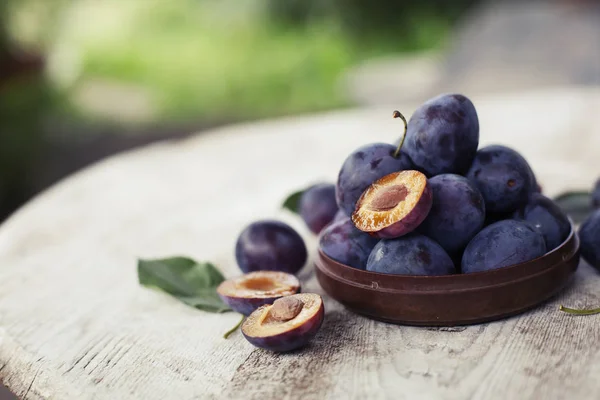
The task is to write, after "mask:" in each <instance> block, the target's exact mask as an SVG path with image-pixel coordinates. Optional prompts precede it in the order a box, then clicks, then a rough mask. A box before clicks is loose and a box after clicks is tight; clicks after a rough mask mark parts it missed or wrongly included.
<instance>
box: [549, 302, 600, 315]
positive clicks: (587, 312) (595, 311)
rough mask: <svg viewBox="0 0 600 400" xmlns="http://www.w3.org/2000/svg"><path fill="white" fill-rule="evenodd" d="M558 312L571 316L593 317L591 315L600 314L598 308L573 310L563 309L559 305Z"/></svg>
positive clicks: (563, 307)
mask: <svg viewBox="0 0 600 400" xmlns="http://www.w3.org/2000/svg"><path fill="white" fill-rule="evenodd" d="M558 309H559V310H560V311H564V312H566V313H568V314H573V315H593V314H600V308H592V309H589V310H578V309H575V308H569V307H565V306H563V305H562V304H561V305H560V307H559V308H558Z"/></svg>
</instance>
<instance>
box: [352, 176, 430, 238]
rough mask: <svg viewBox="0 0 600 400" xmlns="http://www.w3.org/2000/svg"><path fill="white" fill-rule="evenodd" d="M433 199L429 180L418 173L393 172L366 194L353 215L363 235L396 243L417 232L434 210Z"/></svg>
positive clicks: (366, 191)
mask: <svg viewBox="0 0 600 400" xmlns="http://www.w3.org/2000/svg"><path fill="white" fill-rule="evenodd" d="M432 201H433V196H432V193H431V189H430V188H429V184H428V182H427V177H426V176H425V175H424V174H423V173H421V172H419V171H412V170H409V171H400V172H394V173H391V174H389V175H386V176H384V177H383V178H381V179H379V180H377V181H375V182H374V183H373V184H372V185H371V186H369V187H368V188H367V190H365V192H364V193H363V194H362V196H361V197H360V199H359V200H358V202H357V203H356V210H355V211H354V213H353V214H352V222H353V223H354V225H355V226H356V227H357V228H358V229H360V230H361V231H363V232H368V233H370V234H371V235H373V236H375V237H378V238H381V239H393V238H397V237H400V236H403V235H406V234H407V233H410V232H412V231H413V230H415V229H416V228H417V227H418V226H419V225H420V224H421V222H423V220H424V219H425V217H427V214H429V211H430V210H431V205H432Z"/></svg>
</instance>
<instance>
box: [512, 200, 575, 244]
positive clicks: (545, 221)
mask: <svg viewBox="0 0 600 400" xmlns="http://www.w3.org/2000/svg"><path fill="white" fill-rule="evenodd" d="M515 218H516V219H522V220H524V221H527V222H529V223H530V224H531V226H533V228H534V229H535V230H536V231H538V232H539V233H541V234H542V235H544V240H545V241H546V250H547V251H550V250H554V249H555V248H557V247H558V246H560V244H561V243H562V242H564V241H565V239H566V238H567V236H568V235H569V233H570V232H571V223H570V222H569V218H567V216H566V215H565V213H564V212H563V211H562V210H561V209H560V207H559V206H558V205H557V204H556V203H554V202H553V201H552V200H550V199H549V198H547V197H546V196H544V195H541V194H539V193H533V194H532V195H531V197H530V198H529V202H528V203H527V204H526V205H525V207H524V208H523V209H521V210H518V211H517V212H516V213H515Z"/></svg>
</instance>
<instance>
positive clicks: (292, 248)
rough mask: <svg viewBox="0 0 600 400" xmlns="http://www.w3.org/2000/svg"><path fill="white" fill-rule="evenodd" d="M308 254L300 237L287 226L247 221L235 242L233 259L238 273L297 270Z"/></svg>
mask: <svg viewBox="0 0 600 400" xmlns="http://www.w3.org/2000/svg"><path fill="white" fill-rule="evenodd" d="M307 257H308V252H307V250H306V245H305V244H304V240H302V237H301V236H300V235H299V234H298V232H296V231H295V230H294V229H293V228H292V227H291V226H289V225H287V224H285V223H283V222H280V221H272V220H264V221H257V222H254V223H252V224H250V225H249V226H248V227H247V228H246V229H244V230H243V231H242V233H241V234H240V236H239V238H238V240H237V243H236V245H235V258H236V260H237V263H238V265H239V267H240V269H241V270H242V272H245V273H248V272H253V271H281V272H287V273H290V274H295V273H297V272H299V271H300V270H301V269H302V267H303V266H304V264H305V263H306V259H307Z"/></svg>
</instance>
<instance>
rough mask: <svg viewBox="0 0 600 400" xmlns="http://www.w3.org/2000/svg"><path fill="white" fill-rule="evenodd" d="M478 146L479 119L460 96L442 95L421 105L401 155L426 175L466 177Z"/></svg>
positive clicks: (466, 100) (469, 102)
mask: <svg viewBox="0 0 600 400" xmlns="http://www.w3.org/2000/svg"><path fill="white" fill-rule="evenodd" d="M478 145H479V119H478V118H477V111H475V107H474V106H473V103H472V102H471V101H470V100H469V99H468V98H467V97H465V96H463V95H461V94H443V95H440V96H437V97H435V98H432V99H430V100H428V101H426V102H425V103H423V105H421V106H420V107H419V108H418V109H417V110H416V111H415V112H414V114H413V115H412V117H411V118H410V121H409V122H408V130H407V132H406V139H405V141H404V145H403V146H402V152H403V153H405V154H406V155H407V156H408V158H409V159H410V160H411V161H412V163H413V164H414V165H415V169H418V170H420V171H423V172H424V173H425V174H426V175H427V176H434V175H439V174H445V173H454V174H464V173H465V172H466V171H467V170H468V169H469V166H470V165H471V162H472V161H473V157H475V153H476V151H477V146H478Z"/></svg>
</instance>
